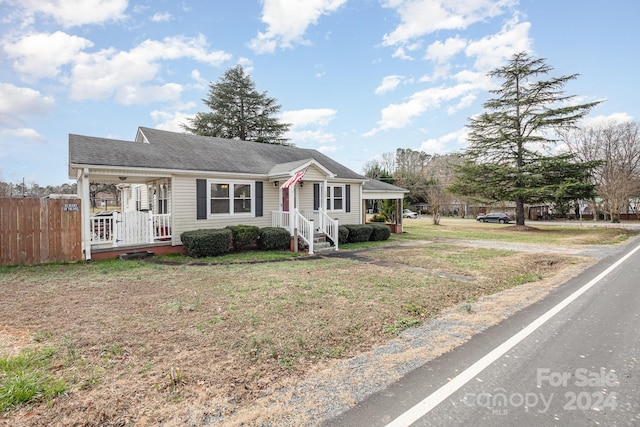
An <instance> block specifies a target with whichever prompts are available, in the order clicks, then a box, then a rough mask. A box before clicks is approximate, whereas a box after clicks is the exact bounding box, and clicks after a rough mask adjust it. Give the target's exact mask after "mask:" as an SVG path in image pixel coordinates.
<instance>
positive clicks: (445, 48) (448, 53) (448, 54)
mask: <svg viewBox="0 0 640 427" xmlns="http://www.w3.org/2000/svg"><path fill="white" fill-rule="evenodd" d="M466 45H467V41H466V40H463V39H461V38H459V37H453V38H448V39H447V40H445V41H444V42H441V41H440V40H438V41H436V42H434V43H432V44H431V45H430V46H429V47H428V48H427V54H426V55H425V59H429V60H431V61H435V62H437V63H440V64H442V63H444V62H447V61H449V60H450V59H451V58H452V57H453V56H455V55H457V54H458V53H459V52H461V51H463V50H464V48H465V46H466Z"/></svg>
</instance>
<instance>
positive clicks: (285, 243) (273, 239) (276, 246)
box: [258, 227, 291, 251]
mask: <svg viewBox="0 0 640 427" xmlns="http://www.w3.org/2000/svg"><path fill="white" fill-rule="evenodd" d="M290 244H291V234H290V233H289V231H288V230H285V229H284V228H280V227H264V228H261V229H260V235H259V237H258V248H260V249H262V250H265V251H280V250H288V249H289V248H290V246H289V245H290Z"/></svg>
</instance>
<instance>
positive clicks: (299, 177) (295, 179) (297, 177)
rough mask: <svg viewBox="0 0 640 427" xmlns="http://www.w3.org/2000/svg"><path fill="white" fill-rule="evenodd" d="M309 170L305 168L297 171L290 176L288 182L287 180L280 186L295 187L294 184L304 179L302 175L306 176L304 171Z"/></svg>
mask: <svg viewBox="0 0 640 427" xmlns="http://www.w3.org/2000/svg"><path fill="white" fill-rule="evenodd" d="M306 171H307V170H306V169H305V170H303V171H300V172H298V173H296V174H295V175H293V176H292V177H291V178H289V179H288V180H287V182H285V183H284V184H282V186H281V187H280V188H289V187H293V186H294V185H296V184H297V183H299V182H300V181H302V177H303V176H304V173H305V172H306Z"/></svg>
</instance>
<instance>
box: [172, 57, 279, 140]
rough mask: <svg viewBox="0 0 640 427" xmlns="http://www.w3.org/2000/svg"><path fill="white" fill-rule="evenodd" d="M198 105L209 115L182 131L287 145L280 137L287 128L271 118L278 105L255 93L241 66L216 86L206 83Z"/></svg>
mask: <svg viewBox="0 0 640 427" xmlns="http://www.w3.org/2000/svg"><path fill="white" fill-rule="evenodd" d="M202 101H203V102H204V103H205V105H206V106H207V107H209V109H210V110H211V111H209V112H204V113H197V114H196V115H195V117H194V118H192V119H189V124H188V125H187V124H183V125H182V127H183V128H184V129H185V130H187V131H189V132H192V133H194V134H197V135H204V136H215V137H220V138H228V139H240V140H242V141H255V142H262V143H266V144H280V145H288V143H287V141H288V140H287V139H286V138H284V137H283V135H284V134H285V133H286V132H287V131H288V130H289V127H290V125H289V124H286V123H280V121H279V120H278V119H277V118H275V117H274V116H275V115H276V114H277V113H278V112H279V111H280V105H278V104H277V103H276V100H275V99H274V98H270V97H268V96H267V93H266V92H263V93H259V92H258V91H257V90H256V88H255V84H254V83H253V81H252V80H251V78H250V76H249V75H248V74H246V73H245V72H244V69H243V68H242V66H240V65H238V66H236V67H234V68H230V69H229V70H227V71H226V72H225V73H224V75H223V76H222V77H221V78H220V80H219V81H218V82H217V83H215V84H214V83H210V84H209V96H208V98H206V99H203V100H202Z"/></svg>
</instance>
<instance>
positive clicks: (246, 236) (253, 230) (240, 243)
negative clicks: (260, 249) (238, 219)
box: [225, 225, 260, 251]
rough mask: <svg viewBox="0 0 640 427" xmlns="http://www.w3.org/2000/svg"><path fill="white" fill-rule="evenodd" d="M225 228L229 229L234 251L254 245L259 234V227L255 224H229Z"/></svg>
mask: <svg viewBox="0 0 640 427" xmlns="http://www.w3.org/2000/svg"><path fill="white" fill-rule="evenodd" d="M225 228H228V229H229V230H231V241H232V242H233V249H234V250H235V251H241V250H242V249H244V248H246V247H248V246H254V245H256V243H257V241H258V236H259V235H260V228H259V227H256V226H255V225H229V226H227V227H225Z"/></svg>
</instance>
